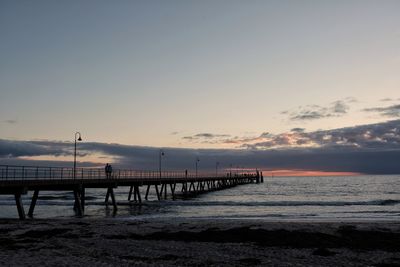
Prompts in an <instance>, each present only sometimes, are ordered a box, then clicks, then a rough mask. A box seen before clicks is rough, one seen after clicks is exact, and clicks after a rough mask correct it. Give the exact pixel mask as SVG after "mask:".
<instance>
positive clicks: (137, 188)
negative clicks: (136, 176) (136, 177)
mask: <svg viewBox="0 0 400 267" xmlns="http://www.w3.org/2000/svg"><path fill="white" fill-rule="evenodd" d="M135 190H136V195H137V198H138V202H139V203H140V204H142V197H141V196H140V191H139V186H138V185H135Z"/></svg>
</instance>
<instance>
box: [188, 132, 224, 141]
mask: <svg viewBox="0 0 400 267" xmlns="http://www.w3.org/2000/svg"><path fill="white" fill-rule="evenodd" d="M228 137H230V135H229V134H212V133H198V134H195V135H190V136H184V137H182V139H183V140H186V141H189V142H198V143H220V141H221V139H222V138H228Z"/></svg>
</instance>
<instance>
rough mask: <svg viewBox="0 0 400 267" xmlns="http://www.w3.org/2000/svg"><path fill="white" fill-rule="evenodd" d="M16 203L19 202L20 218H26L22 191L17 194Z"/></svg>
mask: <svg viewBox="0 0 400 267" xmlns="http://www.w3.org/2000/svg"><path fill="white" fill-rule="evenodd" d="M15 204H17V210H18V215H19V218H20V220H25V218H26V217H25V210H24V206H23V204H22V200H21V193H16V194H15Z"/></svg>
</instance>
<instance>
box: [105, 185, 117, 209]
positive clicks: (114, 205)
mask: <svg viewBox="0 0 400 267" xmlns="http://www.w3.org/2000/svg"><path fill="white" fill-rule="evenodd" d="M107 193H108V194H109V195H110V196H111V201H112V205H113V207H114V211H116V210H117V209H118V207H117V202H116V201H115V195H114V189H113V188H112V187H109V188H108V192H107Z"/></svg>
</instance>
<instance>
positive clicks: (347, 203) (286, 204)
mask: <svg viewBox="0 0 400 267" xmlns="http://www.w3.org/2000/svg"><path fill="white" fill-rule="evenodd" d="M154 203H159V204H158V205H167V206H169V205H171V206H172V205H173V206H254V207H257V206H259V207H263V206H265V207H268V206H270V207H290V206H295V207H296V206H392V205H398V204H400V200H394V199H384V200H371V201H254V202H236V201H187V200H183V201H162V202H144V204H145V205H146V204H149V205H152V204H154Z"/></svg>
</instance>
